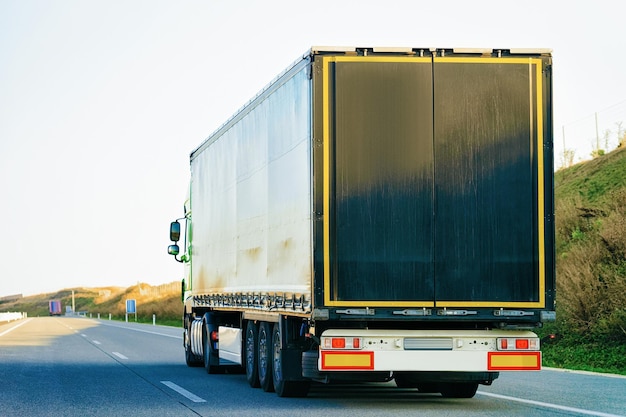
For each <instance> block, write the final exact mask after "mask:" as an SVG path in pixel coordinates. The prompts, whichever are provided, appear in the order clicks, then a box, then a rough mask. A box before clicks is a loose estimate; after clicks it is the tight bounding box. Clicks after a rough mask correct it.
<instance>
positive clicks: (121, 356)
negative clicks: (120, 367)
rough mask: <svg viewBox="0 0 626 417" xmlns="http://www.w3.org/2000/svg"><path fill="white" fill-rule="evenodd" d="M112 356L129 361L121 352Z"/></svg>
mask: <svg viewBox="0 0 626 417" xmlns="http://www.w3.org/2000/svg"><path fill="white" fill-rule="evenodd" d="M111 353H112V354H114V355H115V356H117V357H118V358H120V359H128V358H127V357H126V356H124V355H122V354H121V353H119V352H111Z"/></svg>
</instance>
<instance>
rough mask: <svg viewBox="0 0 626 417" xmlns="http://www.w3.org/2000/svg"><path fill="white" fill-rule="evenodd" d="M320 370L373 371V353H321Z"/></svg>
mask: <svg viewBox="0 0 626 417" xmlns="http://www.w3.org/2000/svg"><path fill="white" fill-rule="evenodd" d="M321 354H322V370H334V371H350V370H373V369H374V352H345V351H344V352H333V351H322V352H321Z"/></svg>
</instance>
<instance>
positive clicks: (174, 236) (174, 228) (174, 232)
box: [168, 221, 180, 254]
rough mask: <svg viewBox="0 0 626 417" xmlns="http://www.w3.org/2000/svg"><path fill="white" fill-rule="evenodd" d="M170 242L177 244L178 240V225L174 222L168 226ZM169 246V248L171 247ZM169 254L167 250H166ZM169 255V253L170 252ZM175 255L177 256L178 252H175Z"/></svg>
mask: <svg viewBox="0 0 626 417" xmlns="http://www.w3.org/2000/svg"><path fill="white" fill-rule="evenodd" d="M170 240H171V241H172V242H178V241H179V240H180V223H178V222H177V221H176V222H172V223H171V224H170ZM172 246H176V245H172ZM172 246H170V248H171V247H172ZM176 248H178V246H176ZM168 252H169V249H168ZM170 254H171V252H170ZM176 254H178V250H177V252H176Z"/></svg>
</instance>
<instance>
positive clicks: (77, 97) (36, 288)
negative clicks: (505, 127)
mask: <svg viewBox="0 0 626 417" xmlns="http://www.w3.org/2000/svg"><path fill="white" fill-rule="evenodd" d="M625 22H626V2H624V1H621V0H613V1H607V0H594V1H591V0H589V1H580V0H569V1H555V0H552V1H546V0H525V1H523V2H521V1H502V0H497V1H496V0H494V1H491V0H474V1H467V0H465V1H456V0H455V1H450V0H437V1H430V2H424V1H415V0H413V1H400V0H386V1H369V0H346V1H342V0H318V1H314V2H310V1H307V2H303V1H286V0H285V1H274V0H267V1H244V0H239V1H237V0H176V1H173V0H172V1H164V0H0V219H1V221H2V222H3V223H4V224H3V226H2V228H1V229H2V230H4V232H6V233H3V235H2V237H1V238H0V296H4V295H11V294H17V293H22V294H24V295H29V294H36V293H40V292H50V291H55V290H58V289H62V288H70V287H77V286H88V287H95V286H108V285H115V286H129V285H134V284H136V283H137V282H138V281H139V282H146V283H149V284H162V283H166V282H171V281H174V280H179V279H181V277H182V268H181V266H180V264H178V263H176V262H175V261H174V260H173V259H172V258H171V257H170V256H169V255H167V251H166V247H167V245H168V244H169V240H168V228H169V222H170V221H171V220H173V219H175V218H176V217H180V216H181V215H182V204H183V200H184V198H185V194H186V188H187V183H188V171H189V153H190V152H191V151H192V150H193V149H194V148H195V147H196V146H197V145H199V144H200V143H201V142H202V141H203V140H204V139H205V138H206V137H207V136H208V135H209V134H210V133H211V132H213V131H214V130H215V129H216V128H218V127H219V126H220V125H221V124H222V123H223V122H224V121H225V120H226V119H227V118H228V117H229V116H231V115H232V114H233V113H234V112H235V111H237V110H238V109H239V108H240V107H241V106H242V105H243V104H245V103H246V102H247V101H248V100H249V99H250V98H252V97H253V96H254V95H255V94H256V93H257V92H258V91H259V90H260V89H262V88H263V87H264V86H265V85H266V84H267V83H268V82H270V81H271V80H272V79H273V78H274V77H275V76H276V75H278V74H279V73H280V72H281V71H282V70H284V69H285V68H286V67H287V66H289V65H290V64H291V63H292V62H294V61H295V60H296V59H297V58H298V57H300V56H301V55H302V54H304V53H305V52H306V51H307V50H308V49H309V48H310V47H311V46H314V45H315V46H318V45H340V46H412V47H439V48H441V47H489V48H515V47H541V48H552V49H553V55H554V72H553V77H554V121H555V144H556V152H557V157H556V159H557V163H558V160H559V157H558V153H559V152H562V149H563V135H562V132H563V130H565V132H566V133H565V137H566V146H567V147H568V148H573V149H576V152H577V154H576V155H577V157H576V159H577V160H578V159H581V158H582V159H586V158H587V157H588V155H589V152H590V148H591V143H592V141H593V138H594V137H595V113H596V112H599V116H600V130H601V133H602V132H603V131H604V130H605V129H610V128H615V126H614V125H613V123H614V122H615V121H620V120H624V122H625V123H624V127H625V128H626V80H625V76H624V74H626V33H625V32H624V27H625ZM563 127H565V129H563ZM589 132H592V133H589Z"/></svg>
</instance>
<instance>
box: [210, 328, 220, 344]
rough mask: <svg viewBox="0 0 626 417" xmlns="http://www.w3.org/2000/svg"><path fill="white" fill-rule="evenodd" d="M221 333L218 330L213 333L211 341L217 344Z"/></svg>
mask: <svg viewBox="0 0 626 417" xmlns="http://www.w3.org/2000/svg"><path fill="white" fill-rule="evenodd" d="M219 338H220V337H219V333H218V332H217V331H216V330H213V331H212V332H211V340H212V341H214V342H217V341H218V340H219Z"/></svg>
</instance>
